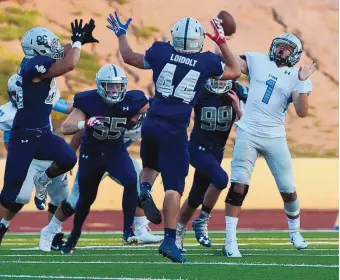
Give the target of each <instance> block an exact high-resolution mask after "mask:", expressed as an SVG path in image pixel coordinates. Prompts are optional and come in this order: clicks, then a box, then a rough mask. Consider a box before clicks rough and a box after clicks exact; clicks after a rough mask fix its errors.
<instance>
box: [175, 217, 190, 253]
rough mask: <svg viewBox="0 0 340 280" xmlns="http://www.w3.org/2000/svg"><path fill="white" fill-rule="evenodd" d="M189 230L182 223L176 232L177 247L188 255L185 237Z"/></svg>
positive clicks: (178, 225)
mask: <svg viewBox="0 0 340 280" xmlns="http://www.w3.org/2000/svg"><path fill="white" fill-rule="evenodd" d="M186 231H187V229H186V228H185V227H184V226H183V225H182V224H180V223H177V230H176V246H177V248H178V249H179V251H180V252H181V253H187V250H185V249H184V247H183V243H184V235H185V233H186Z"/></svg>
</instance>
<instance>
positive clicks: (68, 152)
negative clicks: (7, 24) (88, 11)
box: [0, 20, 98, 218]
mask: <svg viewBox="0 0 340 280" xmlns="http://www.w3.org/2000/svg"><path fill="white" fill-rule="evenodd" d="M71 27H72V37H71V39H72V42H73V44H72V47H71V45H68V46H67V47H66V48H65V49H64V48H63V47H62V46H61V45H60V43H59V39H58V37H56V36H55V35H54V34H53V33H52V32H51V31H50V30H49V29H47V28H44V27H35V28H32V29H30V30H28V31H27V32H26V33H25V34H24V36H23V37H22V40H21V45H22V49H23V51H24V54H25V57H24V59H23V60H22V62H21V64H20V68H19V70H18V72H17V81H16V85H17V87H18V89H17V91H16V105H17V112H16V114H15V117H14V121H13V126H12V129H11V137H10V140H9V144H8V155H7V161H6V169H5V176H4V186H3V189H2V191H1V195H0V204H1V205H0V218H2V217H3V215H4V212H5V211H6V209H7V210H9V211H10V212H12V213H17V212H19V211H20V209H21V208H22V207H23V205H24V204H23V203H21V202H19V201H17V197H18V195H19V194H20V191H21V188H22V186H23V183H24V181H25V178H26V175H27V172H28V169H29V167H30V164H31V162H32V160H33V159H40V160H52V161H53V162H52V164H51V165H50V167H49V168H48V169H47V170H46V171H44V172H41V173H39V174H36V175H35V177H34V184H35V186H36V196H37V198H38V199H40V200H42V201H44V200H45V199H46V194H47V191H46V188H47V185H48V184H50V183H51V179H52V178H56V177H58V176H60V175H62V174H64V173H65V172H67V171H68V170H71V169H72V168H73V166H74V165H75V164H76V162H77V157H76V155H75V153H74V151H73V150H72V148H71V147H70V146H69V145H68V144H67V143H66V142H65V140H64V139H62V138H61V137H58V136H56V135H54V134H53V133H52V132H51V128H50V113H51V109H52V105H53V100H54V97H55V95H56V94H57V87H56V80H55V77H58V76H61V75H63V74H65V73H67V72H70V71H72V70H73V69H74V68H75V66H76V64H77V62H78V60H79V57H80V50H81V45H82V44H84V43H89V42H98V41H97V40H95V39H94V38H93V37H92V31H93V29H94V27H95V25H94V21H93V20H91V21H90V22H89V23H88V24H86V25H85V27H83V26H82V20H81V21H80V23H79V24H78V21H77V20H75V22H74V23H73V22H72V24H71ZM64 50H65V51H64ZM64 53H65V55H64Z"/></svg>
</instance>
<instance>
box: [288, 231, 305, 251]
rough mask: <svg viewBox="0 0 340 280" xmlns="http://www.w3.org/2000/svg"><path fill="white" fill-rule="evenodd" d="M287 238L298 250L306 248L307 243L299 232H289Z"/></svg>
mask: <svg viewBox="0 0 340 280" xmlns="http://www.w3.org/2000/svg"><path fill="white" fill-rule="evenodd" d="M289 239H290V242H292V244H293V245H294V246H295V248H296V249H298V250H304V249H307V246H308V244H307V242H306V240H305V239H304V238H303V237H302V235H301V233H300V232H293V233H289Z"/></svg>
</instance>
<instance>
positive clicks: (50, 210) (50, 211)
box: [47, 203, 58, 215]
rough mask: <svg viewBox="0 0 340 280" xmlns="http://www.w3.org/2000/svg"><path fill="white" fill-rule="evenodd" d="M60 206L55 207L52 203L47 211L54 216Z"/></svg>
mask: <svg viewBox="0 0 340 280" xmlns="http://www.w3.org/2000/svg"><path fill="white" fill-rule="evenodd" d="M57 208H58V206H55V205H53V204H52V203H49V204H48V209H47V211H48V212H49V213H51V214H52V215H54V213H55V211H57Z"/></svg>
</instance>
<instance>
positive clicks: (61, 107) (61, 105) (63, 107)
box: [53, 99, 68, 114]
mask: <svg viewBox="0 0 340 280" xmlns="http://www.w3.org/2000/svg"><path fill="white" fill-rule="evenodd" d="M67 104H68V102H67V101H66V100H64V99H59V100H58V102H57V104H55V105H54V106H53V110H54V111H56V112H59V113H62V114H67Z"/></svg>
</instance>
